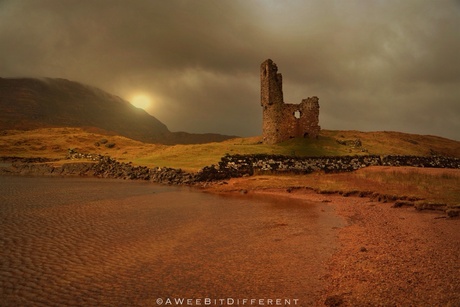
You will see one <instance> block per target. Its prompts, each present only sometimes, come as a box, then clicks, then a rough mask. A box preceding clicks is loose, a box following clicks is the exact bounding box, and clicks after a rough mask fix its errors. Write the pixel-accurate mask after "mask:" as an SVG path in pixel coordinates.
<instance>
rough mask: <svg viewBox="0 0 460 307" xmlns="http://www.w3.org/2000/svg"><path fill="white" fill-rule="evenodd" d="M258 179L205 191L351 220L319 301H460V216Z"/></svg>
mask: <svg viewBox="0 0 460 307" xmlns="http://www.w3.org/2000/svg"><path fill="white" fill-rule="evenodd" d="M387 171H390V170H387ZM401 171H402V172H404V171H406V172H407V171H409V170H407V169H403V170H401ZM428 171H431V172H440V170H428ZM254 179H255V178H238V179H232V180H230V181H228V182H227V184H217V185H210V186H207V187H206V188H204V190H205V191H208V192H212V193H244V194H246V193H247V194H252V193H253V194H267V195H276V196H285V197H289V198H300V199H304V200H308V201H313V202H321V203H328V204H329V205H331V206H333V208H334V209H335V212H336V213H337V214H338V215H340V216H342V217H343V218H345V219H346V220H347V226H345V227H343V228H341V229H340V230H339V246H340V247H339V249H338V250H337V251H336V253H335V254H334V255H333V257H332V259H331V260H330V262H329V265H328V266H329V272H328V273H327V274H326V275H325V276H324V277H323V278H324V280H325V284H326V285H328V286H327V287H326V288H325V289H324V292H323V295H322V297H321V299H320V300H318V302H317V305H318V306H325V305H326V306H460V279H459V278H458V276H459V273H460V244H459V242H460V219H458V218H450V217H448V216H446V215H445V214H442V213H441V212H439V211H422V212H419V211H417V210H414V208H413V207H398V208H395V207H394V204H395V202H378V201H377V200H375V199H371V198H368V197H353V196H352V197H344V196H343V195H340V194H319V193H317V192H315V191H313V190H312V189H294V190H292V189H286V188H285V187H282V188H281V187H277V188H267V186H270V184H268V183H265V184H264V186H265V187H261V186H258V187H257V186H254V183H251V181H254ZM260 179H262V181H270V180H271V179H269V178H259V180H260ZM272 185H276V184H272ZM278 185H279V183H278ZM408 192H409V191H408Z"/></svg>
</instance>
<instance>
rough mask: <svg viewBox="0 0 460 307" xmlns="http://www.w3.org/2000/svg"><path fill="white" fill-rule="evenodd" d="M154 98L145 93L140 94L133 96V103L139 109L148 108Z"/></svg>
mask: <svg viewBox="0 0 460 307" xmlns="http://www.w3.org/2000/svg"><path fill="white" fill-rule="evenodd" d="M151 102H152V99H151V98H150V97H149V96H147V95H145V94H138V95H135V96H133V98H132V99H131V104H132V105H133V106H135V107H136V108H139V109H144V110H145V109H147V108H148V107H150V106H151Z"/></svg>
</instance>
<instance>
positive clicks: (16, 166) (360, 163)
mask: <svg viewBox="0 0 460 307" xmlns="http://www.w3.org/2000/svg"><path fill="white" fill-rule="evenodd" d="M67 159H68V160H69V161H70V162H66V163H63V164H61V165H54V164H53V162H55V161H56V160H53V159H47V158H41V157H40V158H20V157H0V174H9V175H34V176H85V177H86V176H92V177H99V178H113V179H129V180H145V181H151V182H155V183H162V184H174V185H192V184H201V183H206V182H216V181H222V180H228V179H230V178H238V177H245V176H253V175H256V174H267V173H268V174H281V173H294V174H309V173H313V172H325V173H337V172H351V171H355V170H358V169H361V168H364V167H368V166H412V167H432V168H453V169H460V159H458V158H452V157H443V156H429V157H420V156H396V155H395V156H376V155H366V156H338V157H288V156H278V155H265V154H256V155H225V156H224V157H222V158H221V161H220V162H219V163H218V164H217V165H211V166H206V167H204V168H203V169H201V170H200V171H198V172H196V173H190V172H186V171H183V170H182V169H176V168H170V167H154V168H148V167H146V166H135V165H133V164H132V163H131V162H128V163H126V162H119V161H117V160H115V159H113V158H111V157H109V156H102V155H98V154H85V153H79V152H76V151H75V150H71V149H69V153H68V155H67Z"/></svg>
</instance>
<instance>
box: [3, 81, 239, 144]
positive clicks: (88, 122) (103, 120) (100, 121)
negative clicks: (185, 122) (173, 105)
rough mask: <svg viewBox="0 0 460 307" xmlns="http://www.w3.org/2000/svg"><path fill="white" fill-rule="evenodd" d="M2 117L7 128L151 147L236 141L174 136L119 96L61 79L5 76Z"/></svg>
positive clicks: (221, 137)
mask: <svg viewBox="0 0 460 307" xmlns="http://www.w3.org/2000/svg"><path fill="white" fill-rule="evenodd" d="M0 119H1V120H0V129H2V130H11V129H20V130H30V129H38V128H48V127H82V128H85V127H86V128H88V129H89V130H91V129H97V130H99V131H103V132H105V133H106V134H118V135H121V136H125V137H128V138H131V139H134V140H139V141H142V142H146V143H160V144H196V143H207V142H215V141H223V140H226V139H230V138H233V137H234V136H225V135H220V134H213V133H208V134H192V133H187V132H171V131H170V130H169V129H168V128H167V126H166V125H165V124H164V123H162V122H161V121H160V120H158V119H157V118H155V117H154V116H152V115H150V114H148V113H147V112H146V111H144V110H142V109H139V108H136V107H134V106H133V105H131V104H130V103H129V102H128V101H126V100H124V99H122V98H120V97H118V96H116V95H112V94H110V93H108V92H106V91H104V90H102V89H99V88H97V87H94V86H91V85H86V84H82V83H79V82H75V81H70V80H67V79H62V78H40V79H37V78H0Z"/></svg>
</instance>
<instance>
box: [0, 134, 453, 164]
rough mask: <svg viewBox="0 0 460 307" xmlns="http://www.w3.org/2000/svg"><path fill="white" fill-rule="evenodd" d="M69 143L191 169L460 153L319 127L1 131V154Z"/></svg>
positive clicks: (446, 146)
mask: <svg viewBox="0 0 460 307" xmlns="http://www.w3.org/2000/svg"><path fill="white" fill-rule="evenodd" d="M69 148H72V149H76V150H77V151H80V152H84V153H99V154H103V155H110V156H112V157H114V158H116V159H118V160H120V161H124V162H129V161H131V162H133V163H134V164H138V165H146V166H150V167H153V166H169V167H174V168H182V169H185V170H189V171H196V170H198V169H200V168H202V167H204V166H206V165H211V164H216V163H217V162H219V160H220V158H221V157H222V156H223V155H225V154H227V153H228V154H257V153H264V154H280V155H295V156H338V155H366V154H375V155H390V154H391V155H418V156H429V155H433V154H437V155H444V156H451V157H459V158H460V142H458V141H454V140H449V139H445V138H441V137H437V136H427V135H416V134H407V133H400V132H359V131H330V130H323V131H321V133H320V136H319V138H318V139H317V140H312V139H291V140H289V141H286V142H283V143H280V144H277V145H265V144H261V137H250V138H234V139H230V140H227V141H224V142H219V143H217V142H216V143H206V144H190V145H171V146H168V145H159V144H150V143H142V142H139V141H135V140H132V139H128V138H126V137H121V136H113V135H112V136H110V135H109V136H108V135H104V134H101V133H100V132H98V131H94V132H88V131H86V130H82V129H80V128H44V129H36V130H30V131H19V130H8V131H3V132H2V135H0V156H20V157H48V158H56V159H64V158H65V156H66V154H67V152H68V149H69Z"/></svg>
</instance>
